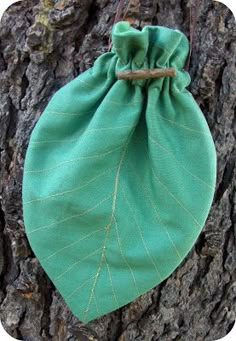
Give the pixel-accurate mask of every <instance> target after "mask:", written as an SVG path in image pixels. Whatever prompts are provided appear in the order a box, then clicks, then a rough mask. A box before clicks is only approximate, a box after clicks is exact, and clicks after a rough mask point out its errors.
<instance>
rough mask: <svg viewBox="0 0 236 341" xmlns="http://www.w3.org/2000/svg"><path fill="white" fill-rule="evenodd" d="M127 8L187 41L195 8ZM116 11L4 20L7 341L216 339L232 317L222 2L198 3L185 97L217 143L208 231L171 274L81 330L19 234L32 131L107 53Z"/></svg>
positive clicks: (231, 124)
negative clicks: (61, 93)
mask: <svg viewBox="0 0 236 341" xmlns="http://www.w3.org/2000/svg"><path fill="white" fill-rule="evenodd" d="M131 2H132V3H133V4H131V6H130V8H129V10H128V11H127V16H129V17H132V18H134V19H135V20H134V25H136V26H138V25H141V26H142V25H144V24H146V23H148V24H151V23H152V24H158V25H164V26H168V27H170V28H177V29H180V30H182V31H183V32H184V33H185V34H186V35H187V36H188V37H189V7H190V1H188V0H169V1H166V0H159V1H157V0H153V1H147V0H146V1H145V0H143V1H140V4H139V1H131ZM126 3H127V1H126ZM138 5H139V6H138ZM116 8H117V1H114V0H108V1H106V0H96V1H92V0H67V1H63V0H59V1H56V0H54V1H53V0H41V1H40V0H24V1H22V2H19V3H16V4H14V5H12V6H11V7H10V8H9V9H8V10H7V11H6V12H5V14H4V16H3V18H2V21H1V28H0V76H1V83H0V84H1V97H0V98H1V100H0V152H1V185H0V193H1V196H0V276H1V277H0V306H1V320H2V323H3V325H4V327H5V329H6V330H7V331H8V333H9V334H10V335H12V336H14V337H15V338H19V339H24V340H33V341H34V340H37V341H38V340H60V341H63V340H71V341H72V340H102V341H105V340H120V341H126V340H139V341H141V340H161V341H165V340H168V341H169V340H183V341H185V340H206V341H208V340H209V341H212V340H217V339H219V338H221V337H223V336H225V335H226V334H227V333H228V332H229V330H230V329H231V328H232V325H233V323H234V320H235V315H236V307H235V306H236V304H235V303H236V302H235V301H236V282H235V279H236V272H235V269H236V247H235V231H234V228H235V221H236V215H235V210H234V209H235V201H236V197H235V180H234V179H235V178H234V176H235V156H236V151H235V133H236V132H235V117H234V106H235V91H236V84H235V82H236V70H235V47H236V45H235V37H236V32H235V20H234V18H233V15H232V13H231V12H230V11H229V9H227V8H226V7H225V6H224V5H223V4H221V3H218V2H214V1H211V0H202V1H200V6H199V18H198V22H197V27H196V30H195V39H194V44H193V55H192V59H191V64H190V75H191V77H192V83H191V86H190V87H189V90H190V91H191V92H192V94H193V95H194V97H195V99H196V100H197V102H198V103H199V105H200V107H201V109H202V110H203V113H204V115H205V117H206V119H207V121H208V124H209V127H210V129H211V132H212V135H213V138H214V141H215V145H216V149H217V154H218V180H217V188H216V193H215V198H214V202H213V205H212V209H211V212H210V215H209V217H208V220H207V223H206V225H205V227H204V230H203V232H202V233H201V235H200V237H199V239H198V241H197V243H196V244H195V246H194V247H193V249H192V250H191V252H190V253H189V255H188V257H187V258H186V259H185V260H184V261H183V262H182V264H181V265H180V266H179V267H178V269H177V270H176V271H175V272H174V273H173V274H172V275H171V276H170V277H169V278H168V279H167V280H165V281H164V282H163V283H161V284H160V285H158V286H157V287H156V288H154V289H153V290H151V291H149V292H147V293H146V294H144V295H142V296H141V297H139V298H138V299H136V300H135V301H134V302H132V303H131V304H128V305H127V306H125V307H123V308H121V309H119V310H117V311H115V312H113V313H111V314H108V315H106V316H104V317H102V318H100V319H97V320H96V321H92V322H90V323H89V324H87V325H83V324H82V323H81V322H80V321H79V320H78V319H77V318H75V317H74V316H72V314H71V313H70V311H69V310H68V308H67V307H66V306H65V304H64V303H63V300H62V298H61V297H60V294H59V293H58V292H57V291H56V290H55V288H54V287H53V285H52V283H51V282H50V281H49V279H48V278H47V276H46V275H45V273H44V271H43V270H42V268H41V267H40V265H39V263H38V261H37V259H36V258H35V257H34V254H33V253H32V251H31V250H30V247H29V244H28V242H27V239H26V236H25V233H24V225H23V219H22V203H21V184H22V171H23V165H24V156H25V151H26V148H27V144H28V141H29V136H30V133H31V131H32V128H33V127H34V125H35V123H36V121H37V120H38V118H39V116H40V114H41V112H42V111H43V109H44V107H45V105H46V104H47V102H48V101H49V99H50V98H51V96H52V95H53V93H54V92H55V91H56V90H57V89H58V88H60V87H61V86H62V85H64V84H66V83H67V82H68V81H70V80H71V79H73V78H74V77H75V76H77V75H78V74H79V73H81V72H83V71H84V70H86V69H87V68H89V67H90V66H91V65H92V64H93V62H94V60H95V59H96V58H97V57H98V56H99V55H100V54H101V53H103V52H105V51H107V49H108V41H109V32H110V29H111V25H112V23H113V20H114V16H115V13H116ZM199 148H201V146H199ZM78 304H79V303H78Z"/></svg>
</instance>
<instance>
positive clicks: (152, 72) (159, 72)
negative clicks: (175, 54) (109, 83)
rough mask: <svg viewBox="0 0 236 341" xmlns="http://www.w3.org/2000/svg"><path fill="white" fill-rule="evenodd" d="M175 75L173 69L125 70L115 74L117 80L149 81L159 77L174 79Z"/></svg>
mask: <svg viewBox="0 0 236 341" xmlns="http://www.w3.org/2000/svg"><path fill="white" fill-rule="evenodd" d="M175 75H176V72H175V69H174V68H173V67H170V68H163V69H161V68H160V69H141V70H134V71H132V70H125V71H118V72H116V77H117V79H149V78H160V77H174V76H175Z"/></svg>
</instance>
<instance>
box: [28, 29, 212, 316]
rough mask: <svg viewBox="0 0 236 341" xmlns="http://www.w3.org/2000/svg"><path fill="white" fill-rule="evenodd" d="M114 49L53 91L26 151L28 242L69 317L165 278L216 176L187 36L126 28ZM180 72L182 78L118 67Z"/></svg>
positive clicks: (198, 220)
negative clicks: (187, 67)
mask: <svg viewBox="0 0 236 341" xmlns="http://www.w3.org/2000/svg"><path fill="white" fill-rule="evenodd" d="M112 41H113V48H112V50H111V52H107V53H104V54H103V55H101V56H100V57H99V58H98V59H97V60H96V61H95V63H94V66H93V67H92V68H90V69H89V70H87V71H86V72H84V73H82V74H80V75H79V76H78V77H76V78H75V79H74V80H72V81H71V82H69V83H68V84H67V85H66V86H64V87H62V88H61V89H60V90H59V91H57V92H56V93H55V94H54V96H53V97H52V99H51V100H50V102H49V103H48V105H47V107H46V109H45V110H44V112H43V114H42V116H41V117H40V119H39V121H38V123H37V124H36V126H35V128H34V130H33V132H32V135H31V139H30V143H29V147H28V150H27V154H26V160H25V167H24V178H23V212H24V222H25V229H26V233H27V236H28V239H29V242H30V245H31V247H32V249H33V251H34V253H35V255H36V256H37V258H38V259H39V261H40V263H41V265H42V266H43V268H44V269H45V271H46V273H47V274H48V276H49V277H50V279H51V280H52V282H53V283H54V284H55V286H56V287H57V289H58V290H59V292H60V293H61V295H62V296H63V298H64V299H65V301H66V303H67V304H68V306H69V307H70V309H71V310H72V312H73V313H74V314H75V315H76V316H77V317H78V318H79V319H80V320H82V321H84V322H88V321H90V320H92V319H94V318H96V317H98V316H101V315H103V314H106V313H108V312H111V311H113V310H115V309H117V308H119V307H121V306H123V305H125V304H127V303H128V302H130V301H132V300H134V299H135V298H136V297H137V296H139V295H140V294H143V293H144V292H146V291H147V290H149V289H151V288H153V287H154V286H155V285H157V284H158V283H160V282H161V281H163V280H164V279H166V278H167V277H168V276H169V275H170V274H171V273H172V272H173V271H174V270H175V269H176V267H177V266H178V265H179V264H180V262H181V261H182V260H183V259H184V257H185V256H186V255H187V253H188V252H189V251H190V249H191V247H192V246H193V244H194V243H195V241H196V239H197V237H198V236H199V233H200V232H201V229H202V227H203V226H204V223H205V221H206V218H207V215H208V213H209V210H210V206H211V203H212V200H213V194H214V187H215V181H216V153H215V147H214V143H213V140H212V137H211V134H210V131H209V128H208V125H207V123H206V120H205V118H204V116H203V114H202V112H201V110H200V109H199V107H198V105H197V103H196V102H195V100H194V99H193V97H192V95H191V94H190V93H189V92H188V91H187V90H186V86H187V85H188V84H189V82H190V76H189V74H188V73H187V72H186V71H184V70H183V66H184V63H185V60H186V57H187V54H188V49H189V47H188V40H187V38H186V37H185V36H184V35H183V33H181V32H180V31H178V30H172V29H169V28H166V27H159V26H145V27H144V28H143V29H142V31H139V30H136V29H134V28H132V27H131V26H130V25H129V24H128V23H127V22H119V23H117V24H115V25H114V27H113V30H112ZM155 67H161V68H163V67H175V68H176V70H177V75H176V77H173V78H171V77H165V78H160V79H152V80H141V81H140V80H135V81H127V80H119V81H118V80H117V79H116V76H115V72H116V71H118V70H119V71H120V70H127V69H133V70H135V69H139V68H155Z"/></svg>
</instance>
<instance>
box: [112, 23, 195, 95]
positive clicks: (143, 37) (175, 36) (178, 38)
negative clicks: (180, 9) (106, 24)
mask: <svg viewBox="0 0 236 341" xmlns="http://www.w3.org/2000/svg"><path fill="white" fill-rule="evenodd" d="M112 43H113V45H112V50H111V52H112V53H115V55H116V57H118V58H117V62H116V67H115V71H116V72H117V71H125V70H132V71H134V70H139V69H154V68H169V67H174V68H175V70H176V76H175V77H173V78H169V80H168V81H170V83H171V84H172V83H173V86H174V88H175V89H179V90H182V89H183V88H184V87H186V86H188V85H189V83H190V77H189V74H188V73H187V72H186V71H184V70H183V68H184V64H185V61H186V58H187V55H188V49H189V42H188V39H187V38H186V36H185V35H184V34H183V33H182V32H181V31H179V30H173V29H170V28H167V27H163V26H145V27H144V28H143V29H142V30H138V29H135V28H133V27H132V26H130V24H129V23H128V22H126V21H121V22H118V23H117V24H116V25H114V27H113V30H112ZM112 72H113V70H112ZM133 82H134V84H136V85H140V86H144V85H148V86H150V85H151V86H157V87H160V86H161V84H162V83H163V82H164V79H163V78H158V79H151V80H148V81H147V82H146V81H144V80H133Z"/></svg>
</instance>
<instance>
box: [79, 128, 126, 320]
mask: <svg viewBox="0 0 236 341" xmlns="http://www.w3.org/2000/svg"><path fill="white" fill-rule="evenodd" d="M132 133H133V130H132V132H131V133H130V135H129V138H128V140H127V142H126V144H125V146H124V149H123V151H122V154H121V158H120V162H119V164H118V167H117V171H116V177H115V184H114V191H113V195H112V207H111V218H110V221H109V223H108V224H107V226H106V227H105V231H106V233H105V239H104V243H103V247H102V254H101V258H100V261H99V265H98V269H97V272H96V274H95V278H94V282H93V285H92V289H91V293H90V297H89V301H88V305H87V308H86V309H85V311H84V314H85V315H86V314H88V312H89V308H90V305H91V302H92V299H93V296H94V290H95V287H96V284H97V280H98V277H99V275H100V273H101V269H102V265H103V261H104V259H105V253H106V244H107V241H108V238H109V233H110V228H111V225H112V223H113V220H114V215H115V209H116V201H117V191H118V185H119V176H120V170H121V166H122V163H123V161H124V158H125V155H126V152H127V148H128V145H129V142H130V139H131V136H132Z"/></svg>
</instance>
